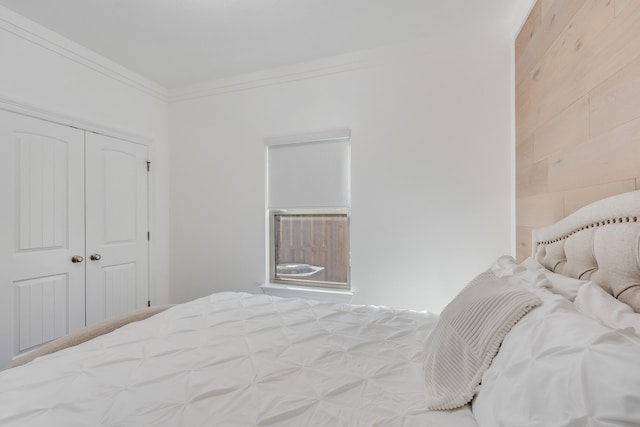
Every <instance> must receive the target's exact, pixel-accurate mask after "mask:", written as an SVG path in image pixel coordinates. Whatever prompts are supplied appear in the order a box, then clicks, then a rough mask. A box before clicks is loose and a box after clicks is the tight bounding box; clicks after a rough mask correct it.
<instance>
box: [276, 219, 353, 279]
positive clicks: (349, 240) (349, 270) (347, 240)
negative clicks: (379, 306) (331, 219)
mask: <svg viewBox="0 0 640 427" xmlns="http://www.w3.org/2000/svg"><path fill="white" fill-rule="evenodd" d="M268 213H269V281H270V282H271V283H278V284H284V285H294V286H306V287H315V288H331V289H339V290H346V291H350V290H351V210H350V209H348V208H321V209H318V208H313V209H269V210H268ZM305 215H309V216H312V215H335V216H340V217H345V218H346V220H347V236H346V245H347V248H346V251H347V259H346V260H345V261H346V264H347V281H346V282H332V281H326V280H309V279H301V278H288V277H278V275H277V271H276V270H277V259H276V217H277V216H305Z"/></svg>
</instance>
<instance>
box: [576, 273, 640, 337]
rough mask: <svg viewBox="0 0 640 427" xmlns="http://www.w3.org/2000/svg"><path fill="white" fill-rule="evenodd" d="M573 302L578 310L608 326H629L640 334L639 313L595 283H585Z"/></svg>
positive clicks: (621, 328) (619, 328)
mask: <svg viewBox="0 0 640 427" xmlns="http://www.w3.org/2000/svg"><path fill="white" fill-rule="evenodd" d="M574 304H575V306H576V309H577V310H578V311H579V312H581V313H583V314H586V315H587V316H591V317H593V318H595V319H598V320H599V321H601V322H602V323H604V324H605V325H607V326H608V327H610V328H613V329H618V330H623V329H627V328H631V329H632V330H633V332H634V333H635V334H637V335H638V336H640V314H638V313H636V312H634V311H633V308H631V307H630V306H628V305H627V304H625V303H623V302H621V301H619V300H617V299H615V298H614V297H613V296H611V295H610V294H608V293H607V292H606V291H605V290H604V289H602V288H601V287H600V286H598V285H596V284H595V283H587V284H586V285H584V286H583V287H581V288H580V290H579V291H578V295H577V296H576V299H575V301H574Z"/></svg>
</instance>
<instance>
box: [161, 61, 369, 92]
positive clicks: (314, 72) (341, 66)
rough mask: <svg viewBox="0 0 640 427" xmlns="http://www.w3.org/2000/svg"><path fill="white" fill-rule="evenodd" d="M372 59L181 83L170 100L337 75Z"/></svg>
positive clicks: (282, 68)
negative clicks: (192, 83) (190, 83)
mask: <svg viewBox="0 0 640 427" xmlns="http://www.w3.org/2000/svg"><path fill="white" fill-rule="evenodd" d="M375 62H376V61H374V60H372V59H371V58H362V57H351V58H345V57H338V58H330V59H324V60H316V61H310V62H306V63H303V64H296V65H291V66H285V67H280V68H274V69H269V70H263V71H259V72H254V73H247V74H240V75H236V76H233V77H229V78H221V79H215V80H208V81H205V82H202V83H197V84H194V85H188V86H182V87H179V88H176V89H170V90H169V102H179V101H186V100H190V99H196V98H203V97H209V96H216V95H221V94H225V93H229V92H237V91H242V90H248V89H255V88H259V87H266V86H272V85H278V84H283V83H289V82H293V81H297V80H307V79H312V78H316V77H323V76H328V75H331V74H339V73H344V72H348V71H353V70H358V69H361V68H367V67H370V66H372V65H374V64H375Z"/></svg>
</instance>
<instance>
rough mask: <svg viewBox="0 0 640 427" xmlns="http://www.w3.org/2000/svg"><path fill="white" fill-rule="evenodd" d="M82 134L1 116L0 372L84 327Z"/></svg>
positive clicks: (1, 114)
mask: <svg viewBox="0 0 640 427" xmlns="http://www.w3.org/2000/svg"><path fill="white" fill-rule="evenodd" d="M84 227H85V223H84V132H83V131H81V130H78V129H74V128H70V127H66V126H61V125H57V124H54V123H50V122H46V121H43V120H37V119H33V118H29V117H26V116H22V115H19V114H14V113H9V112H5V111H0V368H1V367H3V366H5V365H6V364H7V363H8V362H9V361H10V360H11V358H12V357H14V356H16V355H18V354H19V353H22V352H25V351H28V350H29V349H31V348H33V347H35V346H38V345H40V344H42V343H45V342H47V341H50V340H53V339H55V338H58V337H60V336H62V335H65V334H67V333H69V332H72V331H74V330H76V329H78V328H80V327H82V326H84V323H85V311H84V309H85V304H84V300H85V293H84V292H85V288H84V285H85V282H84V279H85V262H84V260H83V259H82V258H76V261H77V262H72V258H74V257H84V253H85V250H84V249H85V248H84V241H85V240H84Z"/></svg>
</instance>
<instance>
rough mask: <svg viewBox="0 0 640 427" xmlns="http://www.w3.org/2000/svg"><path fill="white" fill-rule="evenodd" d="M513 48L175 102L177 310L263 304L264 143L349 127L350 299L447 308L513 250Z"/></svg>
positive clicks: (459, 44) (494, 45)
mask: <svg viewBox="0 0 640 427" xmlns="http://www.w3.org/2000/svg"><path fill="white" fill-rule="evenodd" d="M511 44H512V39H511V38H510V36H509V35H508V34H505V35H504V36H496V35H492V34H488V33H487V34H482V33H474V35H473V37H472V38H471V37H470V38H468V39H457V40H456V39H448V40H447V41H446V43H442V42H441V40H440V39H439V40H431V41H429V40H423V41H419V42H414V43H412V44H410V45H406V46H401V47H398V49H385V50H380V51H378V52H367V53H362V54H359V55H355V56H345V57H340V58H334V59H332V60H327V61H326V62H324V63H322V62H317V63H314V64H309V65H308V66H307V67H306V69H305V67H291V68H290V69H282V70H277V71H275V72H273V73H272V75H271V77H268V76H267V77H265V76H266V74H261V75H254V76H244V77H238V78H236V79H235V80H228V81H224V82H210V83H209V84H208V85H207V84H204V85H200V86H198V87H194V88H185V89H184V90H182V91H176V92H174V93H173V102H171V103H170V110H169V111H170V115H169V117H170V120H169V123H170V140H171V141H172V143H171V146H170V159H171V171H170V177H171V179H170V184H171V188H170V190H171V195H172V196H171V205H170V209H171V266H170V270H171V282H172V287H171V295H170V299H171V300H172V301H174V302H181V301H186V300H189V299H192V298H196V297H199V296H204V295H207V294H210V293H212V292H218V291H225V290H234V291H247V292H259V289H258V288H257V286H258V285H259V284H261V283H262V282H263V280H264V270H265V268H264V266H265V264H264V263H265V250H264V233H265V227H264V147H263V138H264V137H268V136H279V135H287V134H295V133H305V132H312V131H322V130H329V129H335V128H344V127H348V128H350V129H351V130H352V139H351V141H352V222H351V233H352V234H351V251H352V276H351V278H352V286H353V289H354V291H355V297H354V300H353V302H355V303H367V304H380V305H391V306H395V307H405V308H415V309H425V308H426V309H429V310H433V311H440V310H441V309H442V308H443V307H444V305H445V304H446V303H447V302H448V301H449V300H450V299H451V298H452V297H453V296H454V295H455V293H457V292H458V291H459V290H460V289H461V288H462V287H463V286H464V285H465V284H466V283H467V282H468V281H469V280H470V279H471V278H472V277H473V276H475V275H476V274H477V273H479V272H480V271H481V270H483V269H485V268H487V267H488V265H489V264H490V263H491V262H492V261H493V260H494V259H495V258H496V257H498V256H499V255H501V254H505V253H509V251H510V248H511V245H510V229H511V224H510V188H511V175H510V143H511V140H510V137H511V133H510V117H511V114H510V93H511V92H510V87H509V85H510V82H511V79H510V69H511V68H510V63H509V61H510V52H511ZM341 64H342V65H341ZM301 69H304V70H305V71H304V72H302V71H301Z"/></svg>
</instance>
